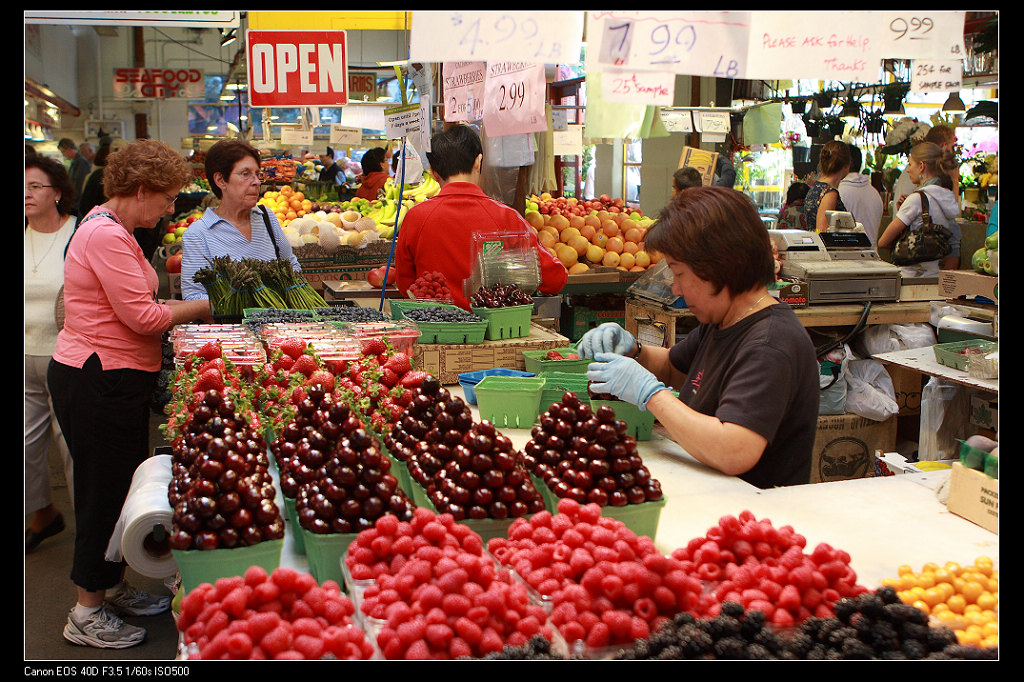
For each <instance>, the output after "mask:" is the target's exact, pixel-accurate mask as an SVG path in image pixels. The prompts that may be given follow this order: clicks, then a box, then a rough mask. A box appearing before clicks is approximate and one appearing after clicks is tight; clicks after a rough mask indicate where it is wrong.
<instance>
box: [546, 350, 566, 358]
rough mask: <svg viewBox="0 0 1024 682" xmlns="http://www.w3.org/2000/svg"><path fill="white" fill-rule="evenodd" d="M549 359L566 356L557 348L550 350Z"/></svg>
mask: <svg viewBox="0 0 1024 682" xmlns="http://www.w3.org/2000/svg"><path fill="white" fill-rule="evenodd" d="M547 359H548V360H564V359H565V358H563V357H562V354H561V353H559V352H558V351H557V350H549V351H548V354H547Z"/></svg>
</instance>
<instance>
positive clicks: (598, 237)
mask: <svg viewBox="0 0 1024 682" xmlns="http://www.w3.org/2000/svg"><path fill="white" fill-rule="evenodd" d="M590 241H591V242H592V243H593V244H594V246H600V247H601V248H602V249H603V248H604V247H605V246H607V245H608V235H606V234H605V233H604V232H598V233H597V234H595V235H594V238H593V239H591V240H590Z"/></svg>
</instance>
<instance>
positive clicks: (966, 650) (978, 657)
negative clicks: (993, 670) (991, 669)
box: [929, 644, 999, 661]
mask: <svg viewBox="0 0 1024 682" xmlns="http://www.w3.org/2000/svg"><path fill="white" fill-rule="evenodd" d="M938 653H942V654H945V655H946V656H948V657H949V658H951V659H955V660H967V661H994V660H996V659H998V658H999V648H998V647H989V648H985V649H983V648H981V647H976V646H968V645H966V644H951V645H949V646H948V647H946V648H945V649H943V650H942V651H941V652H938ZM929 658H938V656H936V655H934V654H933V655H932V656H929Z"/></svg>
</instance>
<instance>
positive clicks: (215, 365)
mask: <svg viewBox="0 0 1024 682" xmlns="http://www.w3.org/2000/svg"><path fill="white" fill-rule="evenodd" d="M208 369H216V370H217V371H219V372H220V373H221V374H226V373H227V371H228V367H227V365H226V364H225V363H224V358H219V357H218V358H213V359H211V360H207V361H206V362H204V363H203V364H201V365H199V373H200V374H202V373H203V372H205V371H206V370H208Z"/></svg>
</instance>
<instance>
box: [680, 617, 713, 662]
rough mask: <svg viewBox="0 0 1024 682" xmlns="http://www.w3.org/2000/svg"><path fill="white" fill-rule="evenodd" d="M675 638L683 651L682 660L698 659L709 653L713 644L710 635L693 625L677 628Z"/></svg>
mask: <svg viewBox="0 0 1024 682" xmlns="http://www.w3.org/2000/svg"><path fill="white" fill-rule="evenodd" d="M676 637H677V639H678V641H679V645H680V646H681V647H682V649H683V655H684V656H683V657H684V658H699V657H700V656H702V655H703V654H706V653H708V652H710V651H711V647H712V646H714V643H715V642H714V640H713V639H712V638H711V635H709V634H708V633H707V632H705V631H704V630H703V629H701V628H699V627H697V625H695V624H694V625H684V626H683V627H681V628H679V631H678V632H677V634H676Z"/></svg>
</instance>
